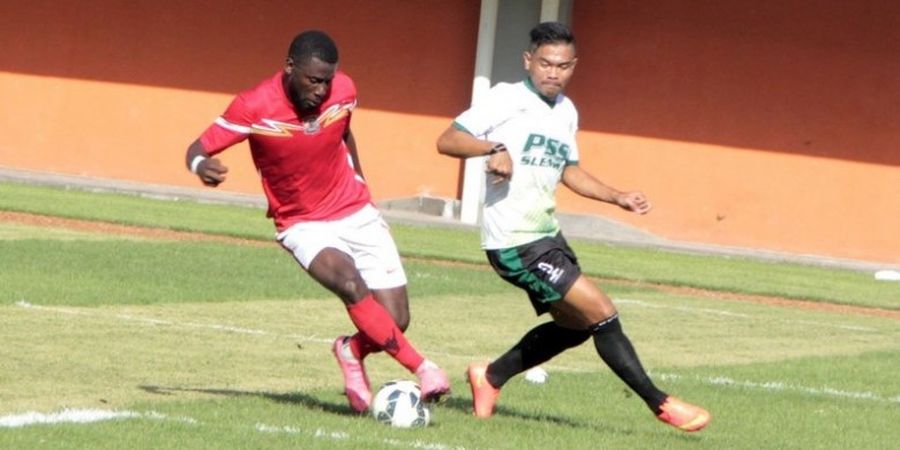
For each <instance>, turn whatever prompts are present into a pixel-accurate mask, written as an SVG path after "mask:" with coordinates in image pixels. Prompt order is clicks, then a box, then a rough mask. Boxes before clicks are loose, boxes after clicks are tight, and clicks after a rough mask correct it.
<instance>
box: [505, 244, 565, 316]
mask: <svg viewBox="0 0 900 450" xmlns="http://www.w3.org/2000/svg"><path fill="white" fill-rule="evenodd" d="M498 254H499V256H500V263H501V264H503V265H504V266H506V269H507V270H509V277H510V278H515V279H516V280H517V281H518V282H519V284H520V285H525V286H528V289H529V291H530V292H533V293H536V294H540V296H541V298H542V300H541V303H549V302H555V301H557V300H559V299H561V298H562V294H560V293H559V292H557V291H556V289H554V288H553V285H551V284H549V283H547V282H545V281H544V280H542V279H540V278H538V277H537V275H535V274H533V273H531V272H529V271H528V269H526V268H525V265H524V264H522V258H521V257H520V256H519V251H518V250H516V249H515V248H504V249H500V250H498Z"/></svg>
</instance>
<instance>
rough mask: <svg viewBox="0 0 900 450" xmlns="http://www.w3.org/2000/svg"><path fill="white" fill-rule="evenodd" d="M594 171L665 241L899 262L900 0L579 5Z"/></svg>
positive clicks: (575, 203)
mask: <svg viewBox="0 0 900 450" xmlns="http://www.w3.org/2000/svg"><path fill="white" fill-rule="evenodd" d="M572 17H573V18H574V21H573V24H572V26H573V29H574V31H575V33H576V36H577V37H578V52H579V57H580V58H579V63H578V69H577V73H576V75H575V78H574V81H573V84H572V85H571V88H570V90H569V94H570V96H571V97H572V98H573V99H574V100H575V102H576V105H578V106H579V112H580V114H581V124H580V125H581V129H582V130H583V132H582V134H581V137H580V140H579V144H580V147H581V149H582V162H583V164H584V165H586V166H587V167H588V168H589V169H590V170H591V171H592V172H594V173H595V174H597V175H599V176H600V177H601V178H603V179H606V180H609V181H610V182H611V183H612V184H613V185H615V186H620V187H622V188H639V189H642V190H644V191H645V192H647V194H648V195H649V197H650V198H651V200H652V201H653V203H654V205H655V211H654V212H652V213H651V214H649V215H647V216H644V217H635V216H632V215H628V214H625V213H620V212H619V211H614V210H613V209H612V208H608V207H603V206H599V205H593V204H590V202H588V201H585V200H583V199H579V198H576V196H574V195H571V194H563V195H561V197H560V208H561V209H563V210H578V211H589V212H594V213H602V214H604V215H609V216H612V217H614V218H616V219H619V220H623V221H627V222H630V223H632V224H634V225H636V226H639V227H641V228H644V229H647V230H650V231H653V232H655V233H657V234H660V235H663V236H666V237H669V238H674V239H684V240H691V241H699V242H709V243H716V244H724V245H735V246H751V247H763V248H769V249H773V250H782V251H789V252H800V253H814V254H825V255H832V256H840V257H849V258H859V259H868V260H876V261H885V262H893V263H900V121H898V120H897V113H898V107H900V59H898V58H897V56H896V55H898V54H900V27H897V26H896V24H898V23H900V3H896V2H888V1H883V2H878V1H875V2H842V1H831V2H827V1H824V2H808V1H804V0H789V1H783V2H753V1H737V0H729V1H713V0H701V1H697V2H684V1H678V0H655V1H650V2H591V1H576V2H575V4H574V11H573V15H572Z"/></svg>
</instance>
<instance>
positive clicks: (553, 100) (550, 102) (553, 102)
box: [525, 77, 556, 108]
mask: <svg viewBox="0 0 900 450" xmlns="http://www.w3.org/2000/svg"><path fill="white" fill-rule="evenodd" d="M525 87H527V88H528V90H529V91H531V92H534V93H535V94H537V96H538V98H540V99H541V100H543V101H544V103H546V104H547V106H549V107H551V108H552V107H554V106H556V98H549V97H544V94H541V91H539V90H537V88H536V87H535V86H534V82H532V81H531V77H525Z"/></svg>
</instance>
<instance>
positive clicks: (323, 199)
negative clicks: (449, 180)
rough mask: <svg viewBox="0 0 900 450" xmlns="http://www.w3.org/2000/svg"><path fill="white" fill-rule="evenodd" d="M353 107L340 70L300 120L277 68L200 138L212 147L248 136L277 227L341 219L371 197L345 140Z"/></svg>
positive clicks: (349, 86)
mask: <svg viewBox="0 0 900 450" xmlns="http://www.w3.org/2000/svg"><path fill="white" fill-rule="evenodd" d="M355 107H356V86H354V84H353V80H351V79H350V77H348V76H347V75H345V74H344V73H343V72H340V71H338V72H337V73H335V76H334V79H333V80H332V82H331V92H330V93H329V94H328V97H326V98H325V100H324V101H323V102H322V104H321V105H319V108H318V110H317V111H316V114H315V115H313V116H312V117H305V118H304V119H303V120H301V119H300V118H299V117H298V116H297V113H296V111H295V110H294V105H293V104H292V103H291V101H290V98H289V96H288V93H287V92H286V91H285V88H284V84H283V82H282V72H278V73H277V74H276V75H275V76H273V77H272V78H269V79H268V80H265V81H263V82H262V83H260V84H259V85H258V86H256V87H255V88H253V89H250V90H248V91H244V92H242V93H240V94H238V96H237V97H235V99H234V100H233V101H232V102H231V105H229V106H228V109H227V110H225V113H224V114H222V116H221V117H219V118H218V119H216V121H215V123H214V124H213V125H211V126H210V127H209V128H207V129H206V131H204V132H203V134H202V135H201V136H200V143H201V144H203V148H204V149H205V150H206V151H207V152H208V153H209V154H210V155H215V154H217V153H220V152H221V151H223V150H225V149H226V148H228V147H230V146H232V145H234V144H236V143H238V142H240V141H243V140H244V139H250V151H251V153H252V155H253V163H254V165H256V170H257V171H258V172H259V175H260V178H261V179H262V187H263V191H264V192H265V194H266V198H267V199H268V202H269V211H268V213H267V215H268V217H272V218H273V219H274V220H275V228H277V229H278V231H283V230H285V229H287V228H288V227H290V226H291V225H293V224H295V223H297V222H303V221H312V220H333V219H340V218H343V217H346V216H348V215H350V214H352V213H354V212H356V211H358V210H359V209H360V208H362V207H363V206H365V205H366V204H368V203H370V202H371V196H370V194H369V189H368V188H367V187H366V184H365V182H364V181H363V180H362V178H361V177H359V176H358V175H357V173H356V171H355V170H354V169H353V166H352V160H351V159H350V152H349V149H348V148H347V145H346V143H345V142H344V134H345V133H346V132H347V130H348V129H349V128H350V115H351V112H352V111H353V109H354V108H355Z"/></svg>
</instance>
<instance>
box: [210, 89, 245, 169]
mask: <svg viewBox="0 0 900 450" xmlns="http://www.w3.org/2000/svg"><path fill="white" fill-rule="evenodd" d="M246 103H247V102H246V98H245V97H244V95H243V94H241V95H238V96H237V97H235V98H234V100H232V101H231V104H230V105H228V108H227V109H226V110H225V112H224V113H223V114H222V115H221V116H219V117H218V118H217V119H216V121H215V122H213V124H212V125H210V126H209V128H207V129H206V131H204V132H203V134H201V135H200V143H201V144H203V148H204V149H205V150H206V151H207V153H209V154H210V155H215V154H217V153H220V152H222V151H223V150H225V149H226V148H228V147H231V146H232V145H234V144H237V143H238V142H241V141H243V140H244V139H247V136H249V135H250V131H251V129H250V125H252V120H251V119H250V117H249V114H248V113H247V112H248V108H247V104H246Z"/></svg>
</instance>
